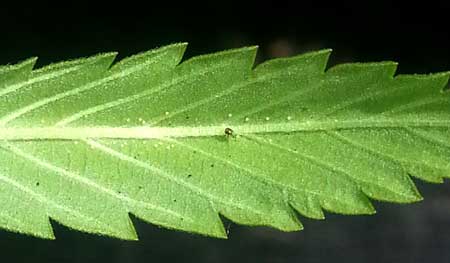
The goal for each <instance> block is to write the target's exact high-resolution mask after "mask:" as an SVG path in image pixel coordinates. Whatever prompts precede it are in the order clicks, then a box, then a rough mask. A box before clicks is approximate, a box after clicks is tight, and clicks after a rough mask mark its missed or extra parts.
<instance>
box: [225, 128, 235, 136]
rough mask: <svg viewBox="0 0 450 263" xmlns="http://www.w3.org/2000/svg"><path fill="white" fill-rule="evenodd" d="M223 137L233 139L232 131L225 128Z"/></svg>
mask: <svg viewBox="0 0 450 263" xmlns="http://www.w3.org/2000/svg"><path fill="white" fill-rule="evenodd" d="M225 136H227V138H229V137H234V131H233V130H232V129H231V128H225Z"/></svg>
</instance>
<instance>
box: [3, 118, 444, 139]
mask: <svg viewBox="0 0 450 263" xmlns="http://www.w3.org/2000/svg"><path fill="white" fill-rule="evenodd" d="M227 127H230V128H232V129H233V130H234V131H235V133H236V134H241V135H245V134H260V133H289V132H308V131H309V132H314V131H331V130H343V129H373V128H391V129H392V128H408V127H409V128H414V127H433V128H449V127H450V120H395V119H362V120H345V121H343V120H322V121H304V122H287V123H286V122H282V123H267V124H245V125H231V124H221V125H215V126H186V127H183V126H179V127H142V126H141V127H107V126H102V127H39V128H13V127H11V128H9V127H0V140H56V139H58V140H83V139H102V138H104V139H162V138H184V137H210V136H222V135H224V130H225V128H227Z"/></svg>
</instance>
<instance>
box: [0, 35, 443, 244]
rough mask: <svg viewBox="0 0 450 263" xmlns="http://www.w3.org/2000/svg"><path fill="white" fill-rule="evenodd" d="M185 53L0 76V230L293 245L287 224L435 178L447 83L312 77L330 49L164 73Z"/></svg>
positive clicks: (227, 55) (369, 66)
mask: <svg viewBox="0 0 450 263" xmlns="http://www.w3.org/2000/svg"><path fill="white" fill-rule="evenodd" d="M185 46H186V45H185V44H175V45H170V46H166V47H162V48H159V49H155V50H151V51H148V52H145V53H142V54H139V55H136V56H133V57H130V58H127V59H124V60H122V61H120V62H117V63H115V64H113V60H114V57H115V54H114V53H107V54H101V55H97V56H94V57H90V58H84V59H79V60H74V61H69V62H62V63H58V64H53V65H50V66H47V67H44V68H41V69H35V70H32V69H33V66H34V63H35V61H36V59H29V60H26V61H24V62H22V63H19V64H16V65H11V66H3V67H1V68H0V208H1V209H0V227H1V228H3V229H6V230H9V231H13V232H19V233H25V234H29V235H33V236H37V237H42V238H54V234H53V231H52V227H51V225H50V223H49V218H52V219H54V220H56V221H57V222H59V223H61V224H63V225H65V226H68V227H70V228H73V229H76V230H80V231H85V232H90V233H96V234H101V235H108V236H112V237H117V238H121V239H137V234H136V232H135V230H134V227H133V224H132V222H131V220H130V218H129V213H132V214H134V215H135V216H137V217H138V218H140V219H142V220H144V221H147V222H150V223H153V224H156V225H160V226H163V227H166V228H172V229H177V230H183V231H189V232H195V233H201V234H204V235H209V236H214V237H226V233H225V231H224V227H223V225H222V222H221V219H220V217H219V214H221V215H223V216H225V217H227V218H229V219H231V220H232V221H234V222H237V223H239V224H246V225H264V226H271V227H273V228H277V229H280V230H282V231H294V230H299V229H302V225H301V223H300V221H299V220H298V218H297V215H296V212H295V211H297V212H298V213H300V214H302V215H304V216H306V217H310V218H316V219H322V218H324V213H323V211H324V210H326V211H331V212H336V213H341V214H372V213H374V212H375V210H374V207H373V206H372V204H371V202H370V200H369V198H372V199H377V200H383V201H389V202H398V203H410V202H416V201H419V200H421V198H422V197H421V196H420V194H419V192H418V191H417V189H416V187H415V185H414V184H413V182H412V180H411V178H410V175H412V176H414V177H417V178H420V179H423V180H426V181H429V182H442V181H443V178H444V177H449V176H450V132H449V131H450V98H449V92H448V91H444V90H443V88H444V86H445V85H446V84H447V82H448V79H449V74H448V73H439V74H431V75H400V76H396V77H394V73H395V69H396V64H395V63H393V62H380V63H362V64H361V63H354V64H344V65H339V66H336V67H333V68H330V69H328V70H326V71H325V68H326V63H327V60H328V56H329V54H330V50H322V51H318V52H312V53H307V54H304V55H299V56H296V57H292V58H283V59H275V60H270V61H267V62H265V63H263V64H261V65H258V66H256V67H254V58H255V53H256V48H255V47H247V48H242V49H236V50H229V51H224V52H219V53H215V54H210V55H204V56H198V57H194V58H192V59H188V60H186V61H184V62H181V63H180V61H181V60H182V56H183V52H184V50H185ZM112 64H113V65H112ZM226 128H231V129H232V130H233V132H232V134H228V135H226V134H225V129H226Z"/></svg>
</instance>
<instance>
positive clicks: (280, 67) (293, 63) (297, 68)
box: [254, 49, 331, 75]
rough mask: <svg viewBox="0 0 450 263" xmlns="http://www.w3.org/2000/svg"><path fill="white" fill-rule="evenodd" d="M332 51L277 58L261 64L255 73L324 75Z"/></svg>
mask: <svg viewBox="0 0 450 263" xmlns="http://www.w3.org/2000/svg"><path fill="white" fill-rule="evenodd" d="M330 54H331V49H324V50H319V51H315V52H310V53H306V54H302V55H298V56H294V57H289V58H276V59H271V60H268V61H266V62H263V63H261V64H259V65H258V66H257V67H256V68H255V69H254V72H255V74H257V75H265V74H271V75H272V74H274V73H277V72H280V73H286V74H292V75H295V74H300V75H304V74H305V71H306V72H307V73H309V74H312V72H314V73H323V72H324V71H325V68H326V65H327V62H328V58H329V57H330Z"/></svg>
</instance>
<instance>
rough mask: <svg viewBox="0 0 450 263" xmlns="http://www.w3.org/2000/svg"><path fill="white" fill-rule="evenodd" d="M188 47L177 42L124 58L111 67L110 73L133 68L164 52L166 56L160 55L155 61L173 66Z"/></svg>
mask: <svg viewBox="0 0 450 263" xmlns="http://www.w3.org/2000/svg"><path fill="white" fill-rule="evenodd" d="M186 47H187V43H177V44H172V45H168V46H164V47H161V48H156V49H152V50H149V51H146V52H142V53H139V54H136V55H133V56H130V57H127V58H124V59H122V60H120V61H119V62H117V63H116V64H114V65H113V66H112V67H111V69H110V73H114V72H120V71H122V70H126V69H127V68H130V67H131V68H132V67H136V66H137V65H140V64H145V63H146V62H147V61H149V60H153V59H155V56H157V55H160V54H164V56H161V57H158V58H157V62H154V63H157V64H159V65H161V67H169V68H173V67H175V66H176V65H177V64H178V63H179V62H180V61H181V59H182V58H183V54H184V52H185V50H186Z"/></svg>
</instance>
